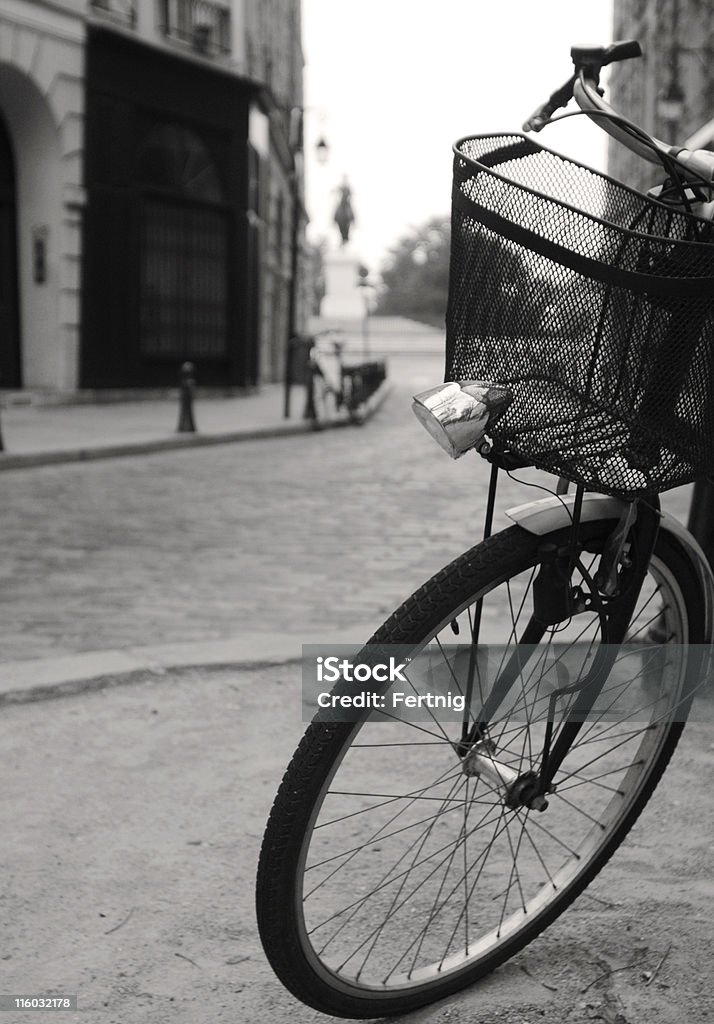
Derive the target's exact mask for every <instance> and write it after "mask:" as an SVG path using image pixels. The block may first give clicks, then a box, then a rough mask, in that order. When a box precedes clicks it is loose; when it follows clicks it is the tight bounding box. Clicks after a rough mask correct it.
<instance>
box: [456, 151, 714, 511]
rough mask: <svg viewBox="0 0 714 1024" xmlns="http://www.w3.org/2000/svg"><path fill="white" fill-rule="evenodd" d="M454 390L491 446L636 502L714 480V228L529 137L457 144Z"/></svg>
mask: <svg viewBox="0 0 714 1024" xmlns="http://www.w3.org/2000/svg"><path fill="white" fill-rule="evenodd" d="M454 152H455V158H454V189H453V203H452V239H451V274H450V285H449V305H448V313H447V357H446V379H447V380H456V381H458V380H467V379H468V380H481V381H489V382H492V383H496V384H501V385H505V386H507V387H508V388H510V389H511V390H512V392H513V394H514V401H513V403H512V405H511V406H510V408H509V409H508V411H507V412H506V413H505V414H504V415H503V417H502V418H501V419H500V420H499V421H498V423H497V424H496V425H495V426H494V427H493V429H492V431H491V434H492V436H493V439H494V441H495V443H496V444H497V445H498V446H499V447H501V448H503V449H508V450H510V451H513V452H516V453H517V454H519V455H521V456H523V457H525V458H527V459H529V460H530V461H531V462H532V463H533V464H534V465H536V466H540V467H541V468H543V469H546V470H549V471H551V472H553V473H556V474H558V475H560V476H565V477H567V478H568V479H570V480H573V481H575V482H577V483H582V484H584V485H585V486H586V487H587V488H589V489H592V490H597V491H602V492H605V493H610V494H616V495H619V496H622V497H627V498H632V497H635V496H638V495H643V494H647V493H653V492H659V491H664V490H667V489H668V488H671V487H675V486H678V485H679V484H683V483H687V482H690V481H692V480H695V479H698V478H700V477H703V476H706V475H708V474H710V473H712V472H714V244H713V243H714V227H713V226H712V224H711V223H710V222H708V221H705V220H702V219H701V218H698V217H695V216H693V215H691V214H688V213H683V212H681V210H680V209H673V208H672V207H670V206H668V205H666V204H665V203H664V202H659V201H657V200H653V199H649V198H648V197H646V196H644V195H642V194H641V193H639V192H636V191H635V190H633V189H630V188H628V187H627V186H625V185H622V184H620V183H618V182H616V181H614V180H612V179H611V178H608V177H606V176H605V175H603V174H599V173H598V172H596V171H593V170H592V169H590V168H588V167H585V166H583V165H581V164H578V163H576V162H575V161H572V160H569V159H567V158H565V157H563V156H561V155H559V154H558V153H555V152H553V151H551V150H548V149H545V148H544V147H542V146H539V145H538V144H537V143H535V142H534V141H533V140H531V139H530V138H527V137H525V136H522V135H487V136H476V137H472V138H467V139H462V140H461V141H460V142H459V143H457V144H456V146H455V147H454Z"/></svg>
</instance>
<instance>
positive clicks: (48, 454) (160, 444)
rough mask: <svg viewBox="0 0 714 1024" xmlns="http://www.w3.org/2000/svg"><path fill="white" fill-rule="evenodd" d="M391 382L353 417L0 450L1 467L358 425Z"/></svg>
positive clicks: (380, 401) (146, 452) (380, 400)
mask: <svg viewBox="0 0 714 1024" xmlns="http://www.w3.org/2000/svg"><path fill="white" fill-rule="evenodd" d="M390 391H391V384H389V383H388V382H387V381H384V383H383V384H381V385H380V387H379V388H378V389H377V391H375V393H374V394H373V395H372V396H371V397H370V398H369V399H368V400H367V401H366V402H365V404H364V409H363V411H362V412H361V413H360V414H359V416H357V417H355V418H354V419H342V418H340V419H334V420H330V421H329V422H328V423H312V422H310V421H306V420H299V421H296V422H294V423H282V424H276V425H274V426H270V427H257V428H256V429H254V430H251V429H250V428H248V429H244V430H234V431H226V432H223V433H216V434H178V435H175V436H172V437H164V438H156V439H155V440H149V441H131V442H127V443H125V444H113V445H100V446H97V447H94V448H66V449H61V450H58V451H45V452H27V453H18V454H16V455H13V454H12V453H11V452H0V471H2V470H6V469H33V468H35V467H37V466H56V465H60V464H63V463H71V462H94V461H97V460H99V459H116V458H122V457H124V456H128V455H151V454H155V453H156V452H166V451H176V450H179V449H184V448H201V447H207V446H209V445H219V444H235V443H237V442H240V441H258V440H263V439H265V440H267V439H269V438H277V437H291V436H293V435H302V434H312V433H315V432H316V431H321V430H334V429H335V428H337V427H351V426H355V425H356V426H361V425H362V424H364V423H366V422H367V421H368V420H369V419H371V418H372V416H374V414H375V413H376V412H377V410H378V409H379V408H380V407H381V406H382V404H383V403H384V402H385V401H386V399H387V397H388V395H389V393H390Z"/></svg>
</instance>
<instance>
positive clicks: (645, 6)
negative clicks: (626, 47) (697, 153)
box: [609, 0, 714, 188]
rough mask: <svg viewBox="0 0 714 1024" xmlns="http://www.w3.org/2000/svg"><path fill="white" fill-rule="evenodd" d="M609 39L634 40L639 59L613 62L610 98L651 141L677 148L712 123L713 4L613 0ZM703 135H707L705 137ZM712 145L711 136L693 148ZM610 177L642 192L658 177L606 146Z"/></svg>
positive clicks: (687, 0) (626, 154)
mask: <svg viewBox="0 0 714 1024" xmlns="http://www.w3.org/2000/svg"><path fill="white" fill-rule="evenodd" d="M613 39H637V40H639V42H640V43H641V44H642V49H643V51H644V56H643V57H641V58H639V59H637V60H628V61H624V62H623V63H621V64H615V65H614V66H613V68H612V71H611V78H610V88H609V98H610V101H611V103H612V105H613V106H614V107H615V109H616V110H618V111H619V112H621V113H623V114H625V115H626V116H628V117H630V118H632V120H634V121H635V122H636V123H637V124H640V125H642V127H643V128H645V129H646V130H647V131H649V132H650V133H652V134H654V135H655V136H656V137H657V138H660V139H663V140H664V141H666V142H670V143H677V144H680V145H681V144H683V143H684V141H685V140H686V139H687V138H688V137H689V136H690V135H691V134H692V133H694V132H695V131H696V130H697V129H699V128H700V127H702V126H703V125H706V124H708V123H709V122H711V121H712V119H713V118H714V5H712V3H711V0H615V4H614V30H613ZM704 134H705V135H708V134H709V133H708V131H707V132H705V133H704ZM712 146H714V123H713V124H712V125H711V134H710V135H709V137H708V138H707V139H706V140H705V141H702V140H701V139H700V141H699V142H698V148H710V147H712ZM609 169H610V173H612V174H613V175H614V177H616V178H619V179H620V180H622V181H625V182H627V183H628V184H631V185H634V186H635V187H638V188H646V187H648V186H649V185H651V184H652V183H653V182H656V181H658V180H659V179H661V177H662V173H661V172H660V171H658V169H657V167H655V166H654V165H651V166H650V168H648V166H647V165H646V164H645V163H644V162H643V161H642V160H641V159H640V158H639V157H637V156H635V155H634V154H632V153H630V152H629V151H628V150H627V149H625V148H624V147H623V146H620V145H619V144H617V143H614V142H612V143H611V145H610V150H609Z"/></svg>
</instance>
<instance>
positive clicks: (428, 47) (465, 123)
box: [302, 0, 612, 271]
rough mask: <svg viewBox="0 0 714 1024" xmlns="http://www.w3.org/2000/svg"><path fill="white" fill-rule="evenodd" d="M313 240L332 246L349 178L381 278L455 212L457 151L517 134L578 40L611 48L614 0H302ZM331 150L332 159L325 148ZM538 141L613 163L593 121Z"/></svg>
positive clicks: (358, 240)
mask: <svg viewBox="0 0 714 1024" xmlns="http://www.w3.org/2000/svg"><path fill="white" fill-rule="evenodd" d="M302 6H303V47H304V51H305V61H306V67H305V105H306V108H307V110H306V114H305V148H306V161H307V163H306V176H307V185H306V188H307V207H308V212H309V214H310V218H311V224H310V226H309V228H308V231H309V237H310V238H312V239H313V240H315V241H316V240H317V239H318V238H320V237H324V236H325V235H327V236H328V238H329V239H330V240H331V242H332V244H333V245H335V244H336V243H337V240H338V237H339V236H338V234H337V229H336V228H335V227H334V225H333V224H332V216H333V213H334V208H335V205H336V203H337V198H338V193H337V188H338V185H339V184H340V182H341V181H342V179H343V177H344V176H345V175H346V176H347V177H348V179H349V182H350V185H351V186H352V192H353V200H354V208H355V215H356V218H357V222H356V224H355V229H354V233H353V236H352V237H353V238H354V243H355V249H356V251H357V253H358V255H359V257H360V258H361V259H362V261H363V262H364V263H366V264H367V266H369V268H370V270H372V271H377V270H378V269H379V266H380V264H381V262H382V260H383V258H384V256H385V255H386V253H387V251H388V250H389V248H390V246H391V245H393V244H394V243H395V242H396V241H397V240H398V239H399V237H400V236H401V235H403V234H404V233H405V231H407V230H408V229H409V227H410V226H412V225H414V226H415V225H418V224H421V223H423V222H424V221H425V220H428V219H429V218H430V217H432V216H436V215H439V214H444V213H447V212H448V210H449V202H450V200H449V197H450V192H451V160H452V152H451V146H452V143H453V142H454V141H455V140H456V139H457V138H459V137H461V136H464V135H469V134H478V133H481V132H490V131H520V130H521V125H522V123H523V121H524V120H525V119H526V117H527V116H528V115H529V114H530V113H531V112H532V111H533V110H534V109H535V108H536V107H537V106H539V105H540V104H541V103H542V102H543V101H544V100H546V99H547V98H548V96H549V95H550V93H551V92H552V91H553V90H554V89H555V88H556V87H557V86H560V85H562V83H563V82H564V81H565V80H566V79H567V78H568V76H569V75H570V73H571V69H572V64H571V62H570V46H571V45H572V44H573V43H608V42H611V41H612V40H611V36H612V0H589V2H585V3H583V2H582V0H581V2H577V0H490V2H484V0H303V3H302ZM320 136H324V137H325V139H326V140H327V142H328V144H329V158H328V162H327V163H326V164H325V165H320V164H319V163H318V162H317V160H316V159H315V143H316V142H317V140H318V139H319V138H320ZM538 138H539V140H540V141H542V142H543V143H544V144H545V145H547V146H549V147H551V148H552V149H556V150H560V151H562V152H565V153H568V154H569V155H571V156H574V157H576V158H578V159H580V160H582V161H583V162H584V163H589V164H593V165H594V166H596V167H599V168H603V169H604V160H605V141H604V140H605V139H606V136H605V135H604V133H603V132H601V131H599V130H598V128H597V127H596V126H595V125H594V124H592V123H591V122H589V121H588V119H587V118H585V117H577V118H570V119H569V120H568V121H566V122H565V123H564V124H562V125H558V126H555V127H552V128H546V129H545V130H544V131H543V132H542V133H541V134H540V136H538Z"/></svg>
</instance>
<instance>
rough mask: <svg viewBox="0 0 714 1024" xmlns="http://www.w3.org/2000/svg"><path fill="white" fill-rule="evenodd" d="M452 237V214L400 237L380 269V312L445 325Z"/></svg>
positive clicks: (438, 218)
mask: <svg viewBox="0 0 714 1024" xmlns="http://www.w3.org/2000/svg"><path fill="white" fill-rule="evenodd" d="M450 238H451V232H450V222H449V218H448V217H434V218H432V219H431V220H429V221H427V223H426V224H423V225H422V226H421V227H417V228H413V229H412V230H411V231H410V232H409V234H408V235H405V236H404V237H403V238H402V239H400V241H399V242H398V243H397V245H396V246H394V247H393V248H392V250H391V251H390V254H389V256H388V257H387V260H386V262H385V264H384V266H383V267H382V270H381V277H382V286H381V289H380V295H379V298H378V302H377V309H376V312H377V314H379V315H382V316H406V317H410V319H412V320H420V321H422V322H423V323H427V324H432V325H433V326H435V327H443V326H444V317H445V316H446V301H447V297H448V289H449V246H450Z"/></svg>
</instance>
